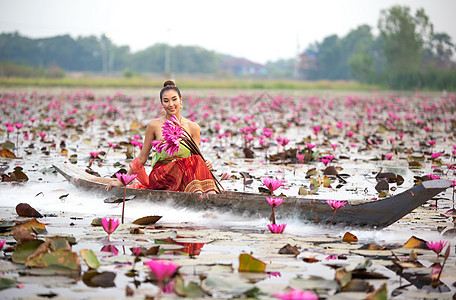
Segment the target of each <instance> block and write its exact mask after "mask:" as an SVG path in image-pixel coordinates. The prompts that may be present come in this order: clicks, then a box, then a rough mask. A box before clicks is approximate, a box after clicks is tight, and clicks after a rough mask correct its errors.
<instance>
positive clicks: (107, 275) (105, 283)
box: [82, 270, 116, 288]
mask: <svg viewBox="0 0 456 300" xmlns="http://www.w3.org/2000/svg"><path fill="white" fill-rule="evenodd" d="M114 279H116V273H114V272H101V273H100V272H97V271H96V270H90V271H87V272H85V273H84V275H82V281H83V282H84V283H85V284H86V285H87V286H90V287H102V288H108V287H115V286H116V284H115V283H114Z"/></svg>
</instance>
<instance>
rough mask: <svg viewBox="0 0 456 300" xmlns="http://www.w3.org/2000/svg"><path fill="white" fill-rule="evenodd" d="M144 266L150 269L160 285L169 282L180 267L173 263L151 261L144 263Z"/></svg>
mask: <svg viewBox="0 0 456 300" xmlns="http://www.w3.org/2000/svg"><path fill="white" fill-rule="evenodd" d="M144 264H146V265H147V266H148V267H149V268H150V271H151V272H152V274H153V275H154V277H155V279H156V280H157V281H158V282H159V283H160V284H163V283H164V282H165V281H167V280H169V279H170V278H171V277H172V276H173V275H174V274H175V273H176V271H177V269H178V268H179V266H178V265H176V264H174V263H173V262H172V261H166V260H151V261H147V262H144Z"/></svg>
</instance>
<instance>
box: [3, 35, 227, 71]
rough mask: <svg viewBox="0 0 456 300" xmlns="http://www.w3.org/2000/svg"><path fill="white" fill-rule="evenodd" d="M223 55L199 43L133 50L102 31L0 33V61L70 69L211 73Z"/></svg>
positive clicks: (216, 68) (163, 45) (154, 46)
mask: <svg viewBox="0 0 456 300" xmlns="http://www.w3.org/2000/svg"><path fill="white" fill-rule="evenodd" d="M226 57H228V56H226V55H222V54H217V53H215V52H213V51H209V50H206V49H203V48H200V47H193V46H176V47H170V46H168V45H166V44H156V45H153V46H151V47H148V48H147V49H145V50H142V51H138V52H135V53H132V52H131V51H130V47H128V46H117V45H115V44H113V43H112V41H111V40H110V39H109V38H107V37H106V36H104V35H102V36H100V37H96V36H89V37H78V38H76V39H73V38H72V37H71V36H70V35H62V36H55V37H50V38H41V39H31V38H27V37H24V36H21V35H20V34H19V33H18V32H15V33H3V34H0V60H1V61H3V62H6V61H8V62H12V63H16V64H23V65H29V66H34V67H46V68H49V67H59V68H61V69H63V70H65V71H70V72H78V71H81V72H105V73H114V72H125V74H127V76H128V74H132V73H134V72H138V73H142V72H150V73H163V72H170V71H172V72H174V73H178V74H181V73H188V74H195V73H199V74H214V73H216V72H217V71H218V66H219V65H220V62H221V61H222V60H223V59H225V58H226ZM167 61H169V67H168V68H167V67H166V62H167Z"/></svg>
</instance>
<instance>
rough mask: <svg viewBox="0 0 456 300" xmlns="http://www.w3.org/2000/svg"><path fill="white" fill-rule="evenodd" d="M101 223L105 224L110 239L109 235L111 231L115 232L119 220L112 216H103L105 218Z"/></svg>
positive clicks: (104, 227)
mask: <svg viewBox="0 0 456 300" xmlns="http://www.w3.org/2000/svg"><path fill="white" fill-rule="evenodd" d="M101 224H102V225H103V229H104V230H105V231H106V233H107V234H108V240H109V236H110V235H111V233H113V232H114V231H115V230H116V229H117V227H118V226H119V220H118V219H111V218H109V219H108V218H103V220H102V221H101Z"/></svg>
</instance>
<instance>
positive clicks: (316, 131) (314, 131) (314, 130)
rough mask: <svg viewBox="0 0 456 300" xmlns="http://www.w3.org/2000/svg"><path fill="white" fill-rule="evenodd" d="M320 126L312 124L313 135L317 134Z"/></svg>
mask: <svg viewBox="0 0 456 300" xmlns="http://www.w3.org/2000/svg"><path fill="white" fill-rule="evenodd" d="M320 130H321V127H320V126H313V127H312V131H313V133H314V134H315V135H318V132H320Z"/></svg>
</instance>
